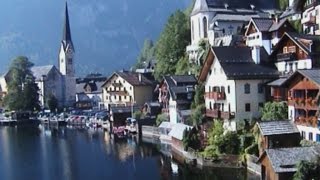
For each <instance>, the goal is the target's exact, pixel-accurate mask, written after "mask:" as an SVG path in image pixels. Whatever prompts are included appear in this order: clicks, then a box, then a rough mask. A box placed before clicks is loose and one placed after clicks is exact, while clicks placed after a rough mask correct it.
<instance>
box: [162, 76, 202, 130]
mask: <svg viewBox="0 0 320 180" xmlns="http://www.w3.org/2000/svg"><path fill="white" fill-rule="evenodd" d="M196 83H197V80H196V78H195V77H194V76H193V75H179V76H178V75H172V76H164V78H163V80H162V82H161V83H160V86H159V102H160V103H161V104H162V112H163V113H165V114H166V115H168V117H169V119H170V122H171V123H173V124H175V123H179V122H182V120H183V119H182V117H183V118H185V119H186V116H189V115H190V113H189V114H187V115H186V113H188V112H189V111H187V112H186V111H185V110H189V109H190V106H191V103H192V100H193V96H194V93H195V91H194V88H195V85H196ZM181 115H183V116H181Z"/></svg>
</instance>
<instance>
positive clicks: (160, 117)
mask: <svg viewBox="0 0 320 180" xmlns="http://www.w3.org/2000/svg"><path fill="white" fill-rule="evenodd" d="M164 121H168V117H167V115H165V114H159V115H158V116H157V119H156V124H157V126H159V125H160V124H161V123H162V122H164Z"/></svg>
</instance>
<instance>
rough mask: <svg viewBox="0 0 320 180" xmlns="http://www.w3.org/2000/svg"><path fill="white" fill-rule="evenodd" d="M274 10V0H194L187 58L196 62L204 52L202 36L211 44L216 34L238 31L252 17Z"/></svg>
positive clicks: (265, 14)
mask: <svg viewBox="0 0 320 180" xmlns="http://www.w3.org/2000/svg"><path fill="white" fill-rule="evenodd" d="M277 11H278V10H277V3H276V0H269V1H265V0H255V1H252V0H242V1H239V0H225V1H216V0H196V1H195V3H194V6H193V10H192V12H191V15H190V25H191V44H190V45H189V46H187V48H186V51H187V53H188V55H189V59H190V61H193V62H196V61H197V59H198V58H199V57H200V56H201V53H203V52H202V51H201V48H199V42H200V41H201V40H202V39H207V40H209V42H210V44H211V45H212V46H213V45H214V42H215V39H216V38H218V37H221V36H227V35H236V34H239V33H240V32H241V30H242V29H243V28H244V26H245V25H246V24H247V23H248V22H249V21H250V19H251V18H253V17H256V18H258V17H269V16H270V15H271V13H275V12H277Z"/></svg>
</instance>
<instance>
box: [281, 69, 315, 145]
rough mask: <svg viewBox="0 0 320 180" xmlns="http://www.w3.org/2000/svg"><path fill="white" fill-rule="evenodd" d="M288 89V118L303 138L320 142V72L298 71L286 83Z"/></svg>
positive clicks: (312, 70) (313, 70)
mask: <svg viewBox="0 0 320 180" xmlns="http://www.w3.org/2000/svg"><path fill="white" fill-rule="evenodd" d="M284 86H285V87H286V88H288V117H289V119H290V120H292V121H293V122H295V124H296V125H297V127H298V129H299V131H300V132H301V135H302V138H303V139H307V140H310V141H317V142H320V130H319V125H320V123H319V120H320V119H319V117H320V70H319V69H311V70H298V71H296V72H295V73H294V74H293V75H291V76H290V77H289V78H288V80H286V81H285V82H284Z"/></svg>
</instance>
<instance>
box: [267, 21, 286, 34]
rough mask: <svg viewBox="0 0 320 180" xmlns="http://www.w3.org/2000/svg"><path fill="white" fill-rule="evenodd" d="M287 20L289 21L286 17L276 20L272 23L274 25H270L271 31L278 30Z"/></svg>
mask: <svg viewBox="0 0 320 180" xmlns="http://www.w3.org/2000/svg"><path fill="white" fill-rule="evenodd" d="M286 21H287V19H286V18H284V19H280V20H278V22H277V23H276V22H274V23H273V24H272V26H271V27H270V29H269V32H272V31H277V30H278V29H279V28H280V27H281V26H282V25H283V24H284V23H285V22H286Z"/></svg>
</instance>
